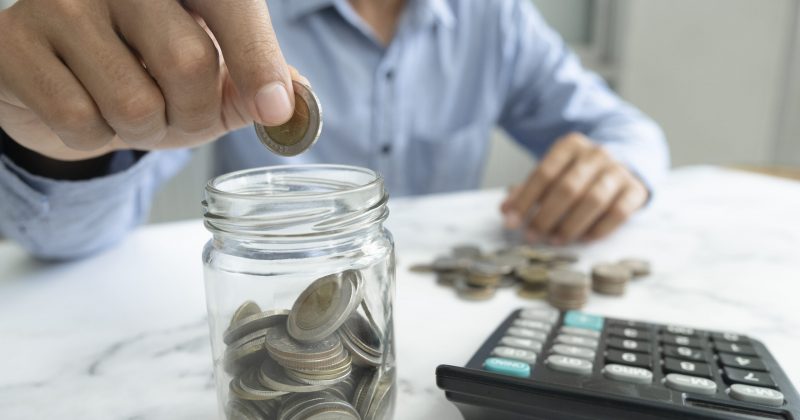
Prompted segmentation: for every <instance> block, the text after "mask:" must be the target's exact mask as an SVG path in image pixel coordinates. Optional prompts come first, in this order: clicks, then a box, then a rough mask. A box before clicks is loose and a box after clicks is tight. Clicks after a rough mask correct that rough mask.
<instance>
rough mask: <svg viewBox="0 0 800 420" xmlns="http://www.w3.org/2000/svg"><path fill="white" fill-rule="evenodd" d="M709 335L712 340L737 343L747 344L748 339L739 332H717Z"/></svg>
mask: <svg viewBox="0 0 800 420" xmlns="http://www.w3.org/2000/svg"><path fill="white" fill-rule="evenodd" d="M711 337H712V338H713V339H714V341H727V342H730V343H739V344H748V343H750V340H749V339H748V338H747V337H745V336H743V335H741V334H734V333H729V332H719V333H713V334H711Z"/></svg>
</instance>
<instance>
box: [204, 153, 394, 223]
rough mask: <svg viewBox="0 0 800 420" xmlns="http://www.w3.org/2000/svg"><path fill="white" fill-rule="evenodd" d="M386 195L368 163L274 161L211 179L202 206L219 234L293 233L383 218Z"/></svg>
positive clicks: (206, 217)
mask: <svg viewBox="0 0 800 420" xmlns="http://www.w3.org/2000/svg"><path fill="white" fill-rule="evenodd" d="M387 200H388V196H387V193H386V191H385V189H384V184H383V178H382V177H381V176H380V175H379V174H378V173H377V172H375V171H372V170H369V169H366V168H359V167H355V166H345V165H293V166H272V167H264V168H256V169H247V170H243V171H237V172H232V173H229V174H225V175H221V176H219V177H216V178H214V179H212V180H211V181H209V182H208V184H207V185H206V189H205V199H204V200H203V209H204V217H205V224H206V227H207V228H208V229H209V230H210V231H211V232H213V233H215V234H228V235H233V236H239V237H251V238H265V237H273V238H277V237H286V238H291V237H298V236H300V237H305V236H315V235H329V234H336V233H344V232H348V231H351V230H356V229H360V228H364V227H366V226H368V225H370V224H373V223H375V222H382V221H383V220H384V219H385V218H386V216H387V214H388V211H387V209H386V202H387Z"/></svg>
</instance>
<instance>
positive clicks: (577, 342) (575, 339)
mask: <svg viewBox="0 0 800 420" xmlns="http://www.w3.org/2000/svg"><path fill="white" fill-rule="evenodd" d="M556 343H561V344H567V345H570V346H579V347H588V348H590V349H594V348H597V344H598V342H597V340H595V339H593V338H589V337H581V336H578V335H567V334H559V336H558V337H556Z"/></svg>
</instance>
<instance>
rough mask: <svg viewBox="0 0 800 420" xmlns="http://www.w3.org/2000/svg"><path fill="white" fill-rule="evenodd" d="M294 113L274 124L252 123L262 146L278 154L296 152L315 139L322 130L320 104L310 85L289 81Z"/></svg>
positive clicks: (290, 154)
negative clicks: (278, 123) (272, 125)
mask: <svg viewBox="0 0 800 420" xmlns="http://www.w3.org/2000/svg"><path fill="white" fill-rule="evenodd" d="M292 87H293V88H294V113H293V114H292V118H290V119H289V121H287V122H286V123H284V124H281V125H279V126H276V127H267V126H263V125H261V124H257V123H256V124H253V125H254V127H255V129H256V135H258V138H259V139H260V140H261V143H262V144H263V145H264V146H267V148H269V149H270V150H271V151H272V152H274V153H276V154H279V155H281V156H296V155H299V154H300V153H303V152H305V151H306V150H307V149H308V148H309V147H311V146H312V145H313V144H314V142H316V141H317V138H318V137H319V134H320V132H321V131H322V108H321V107H320V104H319V100H318V99H317V96H316V95H314V92H313V91H312V90H311V88H310V87H308V86H306V85H304V84H302V83H299V82H296V81H295V82H292Z"/></svg>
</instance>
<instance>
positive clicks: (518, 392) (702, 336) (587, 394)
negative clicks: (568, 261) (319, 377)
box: [436, 306, 800, 420]
mask: <svg viewBox="0 0 800 420" xmlns="http://www.w3.org/2000/svg"><path fill="white" fill-rule="evenodd" d="M436 379H437V384H438V386H439V387H440V388H442V389H443V390H444V391H445V394H446V396H447V398H448V399H449V400H450V401H452V402H453V403H454V404H456V406H457V407H458V408H459V410H460V411H461V413H462V414H463V415H464V418H465V419H466V420H472V419H491V420H501V419H503V420H504V419H509V420H516V419H520V420H522V419H525V420H528V419H548V420H549V419H726V420H727V419H786V420H792V419H795V420H800V396H798V394H797V391H796V390H795V388H794V387H793V386H792V384H791V382H790V381H789V378H788V377H787V375H786V374H785V373H784V372H783V371H782V370H781V368H780V366H779V365H778V363H777V362H776V361H775V359H774V358H773V357H772V355H771V354H770V353H769V351H768V350H767V348H766V347H765V346H764V345H763V344H762V343H761V342H759V341H757V340H755V339H753V338H750V337H746V336H743V335H740V334H735V333H729V332H715V331H702V330H698V329H694V328H689V327H681V326H671V325H661V324H652V323H646V322H638V321H630V320H624V319H613V318H604V317H600V316H596V315H590V314H586V313H583V312H578V311H566V312H560V311H558V310H555V309H552V308H549V307H544V306H542V307H536V308H527V309H520V310H516V311H514V312H513V313H512V314H511V315H510V316H509V317H508V318H507V319H506V320H505V321H504V322H503V323H502V324H501V325H500V326H499V327H498V328H497V330H495V331H494V333H492V335H491V336H490V337H489V339H488V340H486V342H485V343H483V345H482V346H481V348H480V349H479V350H478V351H477V352H476V353H475V355H474V356H473V357H472V359H471V360H470V361H469V363H467V365H466V366H465V367H458V366H449V365H441V366H439V367H438V368H437V370H436Z"/></svg>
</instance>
